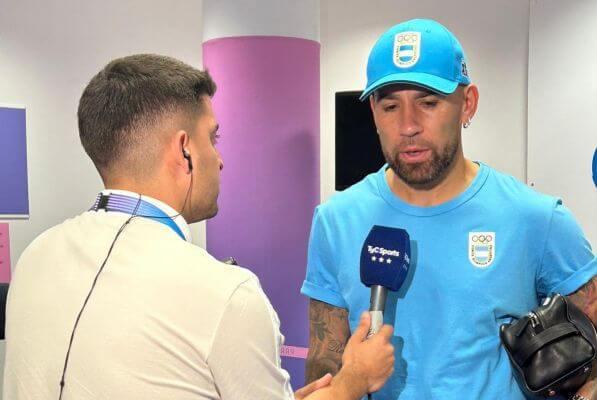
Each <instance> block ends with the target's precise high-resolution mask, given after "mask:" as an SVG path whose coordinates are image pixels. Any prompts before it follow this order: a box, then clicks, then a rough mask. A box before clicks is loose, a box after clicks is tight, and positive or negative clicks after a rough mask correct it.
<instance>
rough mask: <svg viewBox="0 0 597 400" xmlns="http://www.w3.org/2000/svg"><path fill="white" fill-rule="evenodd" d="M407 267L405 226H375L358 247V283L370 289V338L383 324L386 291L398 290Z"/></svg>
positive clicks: (408, 259) (407, 249) (408, 245)
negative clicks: (359, 276) (359, 259)
mask: <svg viewBox="0 0 597 400" xmlns="http://www.w3.org/2000/svg"><path fill="white" fill-rule="evenodd" d="M409 266H410V238H409V236H408V233H407V232H406V231H405V230H404V229H399V228H390V227H387V226H379V225H374V226H373V228H371V231H370V232H369V234H368V235H367V238H366V239H365V242H364V243H363V247H362V249H361V282H363V284H364V285H365V286H367V287H370V288H371V301H370V305H369V313H370V314H371V328H370V329H369V334H368V335H367V337H370V336H372V335H374V334H376V333H377V332H379V330H380V328H381V326H382V325H383V312H384V309H385V306H386V298H387V294H388V290H391V291H397V290H398V289H400V287H401V286H402V284H403V283H404V280H405V279H406V275H407V274H408V268H409Z"/></svg>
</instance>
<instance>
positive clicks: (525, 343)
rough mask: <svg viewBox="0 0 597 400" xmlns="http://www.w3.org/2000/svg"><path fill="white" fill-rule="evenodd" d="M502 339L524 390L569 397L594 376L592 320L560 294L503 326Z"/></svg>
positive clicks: (595, 337)
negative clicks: (592, 374) (592, 368)
mask: <svg viewBox="0 0 597 400" xmlns="http://www.w3.org/2000/svg"><path fill="white" fill-rule="evenodd" d="M500 338H501V340H502V343H503V345H504V347H505V348H506V352H507V353H508V357H509V358H510V362H511V363H512V367H513V370H514V375H515V376H516V379H517V381H518V384H519V385H520V386H521V388H522V389H523V390H524V391H525V392H526V393H528V394H531V395H535V396H537V395H538V396H543V397H551V396H555V395H563V396H568V395H570V394H573V393H575V392H576V391H577V389H579V388H580V387H581V386H582V385H583V384H584V383H585V381H586V380H587V378H588V377H589V375H591V363H592V362H593V360H594V359H595V354H596V351H597V334H596V333H595V327H594V326H593V323H592V322H591V320H590V319H589V318H588V317H587V316H586V315H585V314H584V313H583V312H582V311H581V310H579V309H578V307H576V306H575V305H574V304H573V303H572V302H571V301H569V300H568V299H566V297H564V296H562V295H559V294H555V295H554V296H553V297H551V298H548V299H546V300H545V301H544V303H543V305H541V306H540V307H539V308H537V310H535V311H533V312H530V313H529V314H527V315H526V316H524V317H523V318H521V319H519V320H517V321H516V322H514V323H512V324H503V325H502V326H501V327H500Z"/></svg>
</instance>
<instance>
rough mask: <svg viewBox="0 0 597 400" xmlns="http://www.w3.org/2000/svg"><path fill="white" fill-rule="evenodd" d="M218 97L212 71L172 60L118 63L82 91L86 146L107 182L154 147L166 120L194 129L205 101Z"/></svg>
mask: <svg viewBox="0 0 597 400" xmlns="http://www.w3.org/2000/svg"><path fill="white" fill-rule="evenodd" d="M215 91H216V85H215V83H214V81H213V80H212V78H211V76H210V75H209V73H208V72H207V71H201V70H198V69H196V68H193V67H191V66H190V65H187V64H185V63H183V62H181V61H178V60H176V59H174V58H171V57H166V56H161V55H155V54H138V55H133V56H128V57H123V58H118V59H115V60H113V61H111V62H110V63H109V64H108V65H106V66H105V67H104V69H102V70H101V71H100V72H99V73H98V74H97V75H95V76H94V77H93V78H92V79H91V81H90V82H89V84H88V85H87V87H86V88H85V90H84V91H83V94H82V96H81V99H80V101H79V108H78V112H77V116H78V124H79V137H80V139H81V144H82V145H83V148H84V149H85V151H86V152H87V154H88V155H89V157H90V158H91V160H92V161H93V163H94V164H95V166H96V168H97V169H98V171H99V172H100V174H101V175H102V176H104V172H106V171H107V170H108V168H109V167H110V166H112V165H114V164H117V163H118V162H120V161H122V160H124V159H130V158H131V154H135V153H140V152H141V153H143V151H139V148H140V147H141V148H142V147H143V145H144V144H151V143H154V140H155V138H152V137H147V135H152V134H153V135H155V128H158V127H159V124H160V123H162V121H163V120H164V117H173V116H178V117H182V118H183V119H184V120H186V122H187V123H188V124H191V123H192V122H193V121H194V120H195V119H196V118H197V116H198V115H199V114H200V111H201V105H202V102H201V100H202V98H203V96H209V97H212V96H213V95H214V93H215ZM145 150H150V149H145ZM150 152H151V150H150V151H148V152H147V153H150ZM147 153H146V154H145V155H146V156H148V155H149V154H147ZM133 157H134V156H133Z"/></svg>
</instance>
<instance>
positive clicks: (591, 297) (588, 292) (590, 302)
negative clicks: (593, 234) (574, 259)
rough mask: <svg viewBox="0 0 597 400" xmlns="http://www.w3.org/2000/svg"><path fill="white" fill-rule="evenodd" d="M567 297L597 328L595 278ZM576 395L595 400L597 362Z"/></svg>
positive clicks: (596, 289) (596, 286)
mask: <svg viewBox="0 0 597 400" xmlns="http://www.w3.org/2000/svg"><path fill="white" fill-rule="evenodd" d="M567 297H568V299H570V301H572V302H573V303H574V304H575V305H576V306H577V307H578V308H580V309H581V310H582V311H583V312H584V313H585V314H586V315H587V317H589V319H590V320H591V321H592V322H593V325H596V326H597V277H595V276H594V277H593V278H591V280H590V281H589V282H587V283H586V284H585V285H584V286H582V287H581V288H580V289H578V290H577V291H576V292H574V293H572V294H571V295H569V296H567ZM578 393H579V394H582V395H583V396H584V397H586V398H588V399H596V398H597V362H593V369H592V371H591V376H590V377H589V379H588V380H587V382H586V383H585V384H584V385H583V387H582V388H580V390H579V391H578Z"/></svg>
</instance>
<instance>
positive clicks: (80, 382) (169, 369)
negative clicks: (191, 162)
mask: <svg viewBox="0 0 597 400" xmlns="http://www.w3.org/2000/svg"><path fill="white" fill-rule="evenodd" d="M120 193H122V192H120ZM132 195H133V196H138V195H135V194H132ZM143 199H144V200H148V198H147V197H145V196H144V197H143ZM150 200H151V202H152V204H154V205H157V206H159V207H160V208H161V209H162V210H163V211H164V212H165V213H166V214H167V215H174V214H172V212H173V210H172V209H171V208H169V207H167V206H166V205H165V204H163V203H161V202H159V201H157V200H155V199H150ZM128 217H129V216H128V215H127V214H124V213H118V212H105V211H100V212H95V211H88V212H85V213H83V214H81V215H79V216H77V217H75V218H72V219H69V220H67V221H65V222H64V223H62V224H60V225H57V226H55V227H53V228H51V229H49V230H48V231H46V232H44V233H43V234H41V235H40V236H39V237H38V238H37V239H36V240H35V241H34V242H33V243H32V244H31V245H30V246H29V247H28V248H27V249H26V250H25V252H23V254H22V256H21V258H20V260H19V262H18V263H17V266H16V268H15V274H14V277H13V281H12V282H11V286H10V292H9V298H8V304H7V316H6V338H7V344H6V361H5V370H4V371H5V374H4V397H3V398H4V399H7V400H8V399H10V400H13V399H14V400H21V399H48V400H50V399H51V400H56V399H58V394H59V382H60V377H61V374H62V370H63V366H64V361H65V356H66V352H67V348H68V343H69V339H70V336H71V332H72V330H73V326H74V323H75V319H76V316H77V314H78V313H79V310H80V309H81V307H82V305H83V301H84V299H85V297H86V296H87V293H88V292H89V289H90V287H91V284H92V281H93V279H94V277H95V275H96V273H97V271H98V269H99V267H100V265H101V264H102V262H103V260H104V258H105V257H106V254H107V253H108V249H109V247H110V245H111V243H112V241H113V240H114V237H115V235H116V232H117V231H118V230H119V228H120V227H121V226H122V225H123V223H124V222H125V221H126V220H127V218H128ZM176 223H177V224H178V225H179V227H180V228H181V231H182V232H183V233H185V237H186V238H187V239H189V238H190V236H187V235H188V232H189V229H188V226H187V225H186V222H184V219H183V218H182V217H179V218H177V219H176ZM282 342H283V337H282V335H281V334H280V331H279V320H278V317H277V315H276V312H275V311H274V310H273V308H272V306H271V304H270V302H269V300H268V299H267V297H266V296H265V294H264V293H263V291H262V290H261V287H260V285H259V281H258V279H257V277H256V276H255V275H254V274H253V273H251V272H250V271H248V270H246V269H244V268H240V267H236V266H229V265H226V264H223V263H221V262H219V261H217V260H216V259H214V258H213V257H212V256H210V255H209V254H208V253H207V252H206V251H205V250H203V249H201V248H200V247H197V246H195V245H193V244H191V243H189V242H187V241H185V240H182V239H181V237H180V236H179V235H178V234H176V233H175V232H174V231H173V230H172V229H171V228H169V227H168V226H166V225H164V224H162V223H160V222H156V221H153V220H149V219H146V218H141V217H138V218H134V219H133V220H132V221H131V222H130V224H129V225H128V226H127V227H126V228H125V229H124V231H123V232H122V234H121V235H120V237H119V239H118V240H117V242H116V244H115V245H114V248H113V251H112V254H111V255H110V257H109V259H108V262H107V264H106V266H105V268H104V270H103V272H102V273H101V275H100V276H99V279H98V281H97V285H96V287H95V289H94V291H93V293H92V294H91V297H90V299H89V302H88V304H87V306H86V308H85V310H84V312H83V314H82V316H81V319H80V322H79V325H78V328H77V330H76V333H75V336H74V341H73V345H72V349H71V354H70V358H69V362H68V368H67V371H66V376H65V387H64V394H63V399H64V400H68V399H77V400H85V399H110V400H115V399H127V400H132V399H164V400H167V399H176V400H185V399H225V400H227V399H230V400H243V399H247V400H248V399H252V400H253V399H260V400H261V399H293V398H294V396H293V393H292V388H291V387H290V383H289V376H288V373H287V372H286V371H284V370H283V369H282V368H281V366H280V365H281V363H280V346H281V344H282Z"/></svg>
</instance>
